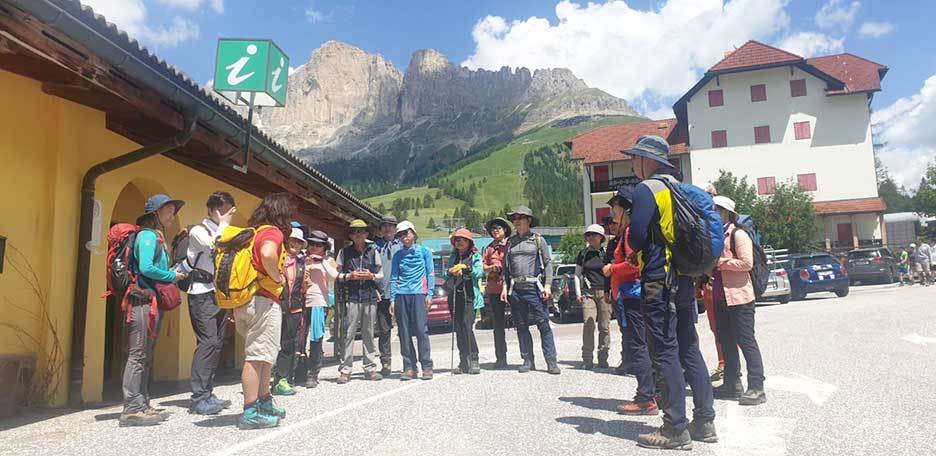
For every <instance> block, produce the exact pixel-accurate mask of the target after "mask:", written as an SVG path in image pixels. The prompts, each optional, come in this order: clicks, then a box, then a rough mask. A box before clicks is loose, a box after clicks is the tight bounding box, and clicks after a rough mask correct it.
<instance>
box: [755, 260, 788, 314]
mask: <svg viewBox="0 0 936 456" xmlns="http://www.w3.org/2000/svg"><path fill="white" fill-rule="evenodd" d="M787 264H788V262H785V261H784V262H776V263H768V264H767V266H769V267H770V277H769V278H768V279H767V289H766V290H764V294H763V295H762V296H761V298H762V299H763V300H768V299H769V300H774V299H775V300H777V301H779V302H780V304H786V303H788V302H790V299H791V292H792V289H791V288H790V275H789V274H788V273H787V271H786V265H787Z"/></svg>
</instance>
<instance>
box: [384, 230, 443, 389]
mask: <svg viewBox="0 0 936 456" xmlns="http://www.w3.org/2000/svg"><path fill="white" fill-rule="evenodd" d="M396 231H397V238H398V239H399V240H400V242H401V243H402V244H403V248H402V249H401V250H400V251H399V252H397V253H396V254H395V255H393V264H392V268H391V272H390V300H391V301H393V303H392V304H391V306H390V312H391V313H395V314H396V318H397V331H398V332H399V333H400V354H401V355H402V356H403V375H401V376H400V380H413V379H415V378H416V376H417V369H416V360H417V353H416V350H415V349H414V348H413V337H416V344H417V345H418V347H419V353H418V357H419V364H420V365H421V366H422V369H423V376H422V379H423V380H432V350H431V348H430V346H429V326H428V325H429V306H430V305H431V304H432V293H433V291H434V290H435V271H434V270H433V264H432V252H431V251H429V249H427V248H425V247H423V246H421V245H416V228H415V227H414V226H413V224H412V223H411V222H410V221H408V220H404V221H402V222H400V223H399V224H398V225H397V228H396Z"/></svg>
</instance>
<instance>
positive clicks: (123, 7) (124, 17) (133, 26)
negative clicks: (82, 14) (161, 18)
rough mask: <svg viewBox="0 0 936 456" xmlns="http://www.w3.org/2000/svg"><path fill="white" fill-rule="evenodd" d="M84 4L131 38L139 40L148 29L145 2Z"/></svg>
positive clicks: (121, 0) (114, 0)
mask: <svg viewBox="0 0 936 456" xmlns="http://www.w3.org/2000/svg"><path fill="white" fill-rule="evenodd" d="M82 3H83V4H85V5H87V6H90V7H91V8H92V9H94V12H95V13H98V14H101V15H103V16H104V17H105V18H107V20H108V21H109V22H113V23H114V24H117V26H118V27H120V28H121V29H123V30H124V31H126V32H127V33H128V34H129V35H130V36H131V37H134V38H139V36H140V35H141V32H142V31H143V30H144V29H146V5H144V4H143V0H82Z"/></svg>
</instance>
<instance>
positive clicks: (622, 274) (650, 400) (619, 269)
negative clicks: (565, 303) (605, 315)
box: [604, 186, 660, 416]
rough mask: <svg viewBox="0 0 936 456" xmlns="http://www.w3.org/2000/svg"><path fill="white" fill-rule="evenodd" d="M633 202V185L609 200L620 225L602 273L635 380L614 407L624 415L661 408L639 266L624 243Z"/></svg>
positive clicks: (655, 413)
mask: <svg viewBox="0 0 936 456" xmlns="http://www.w3.org/2000/svg"><path fill="white" fill-rule="evenodd" d="M633 201H634V188H633V187H630V186H627V187H621V188H620V189H618V191H617V192H616V193H615V195H614V196H613V197H612V198H611V200H610V201H608V205H609V206H611V211H612V212H613V213H614V218H615V220H617V221H618V222H619V224H620V226H621V227H622V229H621V232H622V233H621V235H620V239H621V242H619V243H618V244H617V247H616V248H615V249H614V252H612V253H613V254H614V261H613V262H612V263H611V264H608V265H606V266H605V269H604V272H605V275H606V276H608V277H609V279H610V280H609V282H610V284H611V293H612V298H613V299H614V302H615V303H616V305H617V306H618V307H619V309H620V310H619V311H618V312H619V313H618V315H619V316H618V325H619V327H620V328H621V334H622V335H623V339H624V340H625V341H627V350H628V354H627V357H628V359H629V360H630V365H629V368H630V371H631V373H633V374H634V378H635V379H636V380H637V391H636V393H635V394H634V399H633V400H631V401H625V402H624V403H622V404H620V405H618V406H617V411H618V413H620V414H623V415H652V416H655V415H658V414H659V413H660V408H659V406H658V404H657V402H656V399H655V397H654V396H655V395H656V385H655V384H654V382H653V365H652V364H651V362H650V352H649V349H648V348H647V333H646V328H647V326H646V324H645V323H644V319H643V315H642V314H641V313H640V267H639V266H638V265H637V260H636V258H635V256H634V251H633V250H632V249H631V248H630V246H629V245H628V243H627V238H628V235H629V229H630V228H629V225H630V211H631V208H632V206H633Z"/></svg>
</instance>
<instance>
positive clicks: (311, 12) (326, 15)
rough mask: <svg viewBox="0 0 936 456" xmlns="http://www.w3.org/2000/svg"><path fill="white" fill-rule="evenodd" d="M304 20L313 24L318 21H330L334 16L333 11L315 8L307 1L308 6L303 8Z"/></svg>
mask: <svg viewBox="0 0 936 456" xmlns="http://www.w3.org/2000/svg"><path fill="white" fill-rule="evenodd" d="M305 16H306V20H308V21H309V22H311V23H313V24H318V23H319V22H330V21H331V20H332V19H333V18H334V17H335V12H334V11H328V12H325V11H322V10H320V9H316V8H315V5H314V4H313V3H309V6H308V7H307V8H306V10H305Z"/></svg>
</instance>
